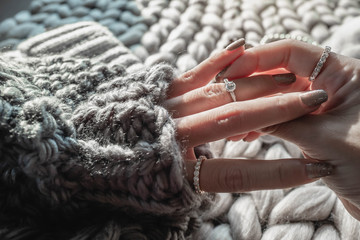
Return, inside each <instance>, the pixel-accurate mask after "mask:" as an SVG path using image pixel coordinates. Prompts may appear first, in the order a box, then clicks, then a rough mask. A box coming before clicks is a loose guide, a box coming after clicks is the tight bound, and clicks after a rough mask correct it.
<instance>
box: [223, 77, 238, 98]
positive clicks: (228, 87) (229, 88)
mask: <svg viewBox="0 0 360 240" xmlns="http://www.w3.org/2000/svg"><path fill="white" fill-rule="evenodd" d="M224 83H225V89H226V91H227V92H228V93H230V96H231V98H232V100H233V101H234V102H236V96H235V93H234V91H235V89H236V84H235V83H234V82H232V81H229V80H228V79H227V78H224Z"/></svg>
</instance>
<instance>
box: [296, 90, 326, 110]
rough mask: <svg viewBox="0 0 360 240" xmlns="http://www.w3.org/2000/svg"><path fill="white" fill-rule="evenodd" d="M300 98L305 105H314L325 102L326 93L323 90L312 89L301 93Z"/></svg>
mask: <svg viewBox="0 0 360 240" xmlns="http://www.w3.org/2000/svg"><path fill="white" fill-rule="evenodd" d="M300 98H301V101H302V102H303V103H304V104H305V105H307V106H309V107H316V106H319V105H320V104H322V103H323V102H326V101H327V99H328V95H327V93H326V92H325V91H324V90H314V91H309V92H306V93H303V94H301V95H300Z"/></svg>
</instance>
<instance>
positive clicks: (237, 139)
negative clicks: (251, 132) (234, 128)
mask: <svg viewBox="0 0 360 240" xmlns="http://www.w3.org/2000/svg"><path fill="white" fill-rule="evenodd" d="M247 135H248V134H247V133H244V134H239V135H235V136H230V137H227V138H226V139H227V140H228V141H234V142H236V141H240V140H242V139H244V138H245V137H246V136H247Z"/></svg>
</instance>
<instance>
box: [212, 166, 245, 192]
mask: <svg viewBox="0 0 360 240" xmlns="http://www.w3.org/2000/svg"><path fill="white" fill-rule="evenodd" d="M218 182H219V185H220V188H221V189H224V190H226V191H229V192H237V191H240V190H243V174H242V171H241V169H237V168H226V169H223V170H221V171H220V174H219V179H218Z"/></svg>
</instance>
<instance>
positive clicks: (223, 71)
mask: <svg viewBox="0 0 360 240" xmlns="http://www.w3.org/2000/svg"><path fill="white" fill-rule="evenodd" d="M229 67H230V65H229V66H227V67H225V68H224V69H223V70H221V71H220V72H219V73H218V74H216V77H215V81H216V82H220V81H221V80H222V79H223V78H224V74H225V72H226V70H228V68H229Z"/></svg>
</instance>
